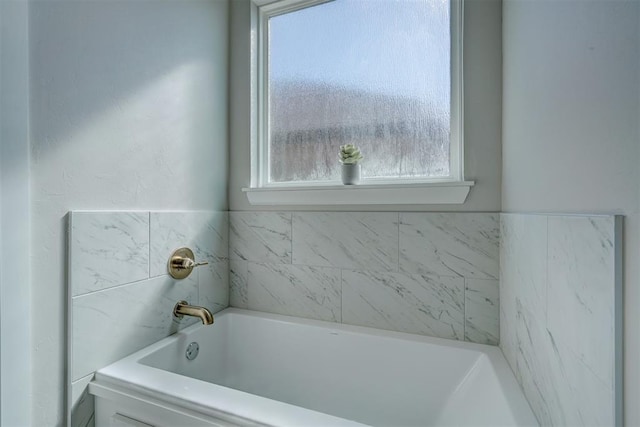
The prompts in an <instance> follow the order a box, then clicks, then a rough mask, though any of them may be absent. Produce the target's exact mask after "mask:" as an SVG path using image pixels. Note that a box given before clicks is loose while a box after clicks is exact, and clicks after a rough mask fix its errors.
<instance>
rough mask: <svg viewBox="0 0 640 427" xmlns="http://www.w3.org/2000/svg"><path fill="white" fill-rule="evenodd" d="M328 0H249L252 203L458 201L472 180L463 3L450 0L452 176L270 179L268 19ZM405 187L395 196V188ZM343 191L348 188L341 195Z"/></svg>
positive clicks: (421, 202)
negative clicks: (353, 181)
mask: <svg viewBox="0 0 640 427" xmlns="http://www.w3.org/2000/svg"><path fill="white" fill-rule="evenodd" d="M329 1H332V0H253V8H254V19H255V21H254V25H253V31H254V34H255V37H253V39H254V40H253V45H252V52H254V53H253V55H254V57H253V63H252V64H253V65H252V84H253V85H254V87H253V88H252V96H253V99H254V102H253V103H252V104H253V107H252V117H253V122H254V123H252V147H251V157H252V159H251V187H250V188H244V189H243V191H245V192H246V194H247V197H248V198H249V201H250V203H252V204H261V205H278V204H281V205H282V204H287V205H291V204H294V205H295V204H302V205H331V204H461V203H464V201H465V200H466V197H467V195H468V193H469V190H470V188H471V187H472V186H473V185H474V182H472V181H465V180H464V129H463V128H464V126H463V124H464V117H463V111H464V104H463V101H464V99H463V73H462V70H463V62H462V61H463V45H462V43H463V7H464V4H463V1H464V0H449V1H450V5H451V11H450V19H451V23H450V28H451V106H450V114H451V116H450V126H451V129H450V138H451V139H450V159H449V166H450V176H448V177H444V178H440V177H439V178H417V179H409V178H367V179H365V180H363V183H362V184H361V185H358V186H343V185H342V184H341V183H340V182H338V181H302V182H279V183H273V182H269V167H270V161H269V153H268V151H269V147H268V144H269V128H268V125H269V117H268V114H269V109H268V100H269V82H268V76H269V73H268V71H269V70H268V64H269V58H268V53H269V52H268V48H267V47H268V37H269V31H268V30H269V27H268V21H269V18H271V17H273V16H278V15H282V14H285V13H290V12H293V11H296V10H300V9H304V8H307V7H311V6H315V5H318V4H322V3H327V2H329ZM399 188H400V189H406V190H408V191H404V192H402V193H403V194H404V196H402V197H398V195H397V194H396V193H398V189H399ZM345 191H347V192H348V194H347V193H344V192H345Z"/></svg>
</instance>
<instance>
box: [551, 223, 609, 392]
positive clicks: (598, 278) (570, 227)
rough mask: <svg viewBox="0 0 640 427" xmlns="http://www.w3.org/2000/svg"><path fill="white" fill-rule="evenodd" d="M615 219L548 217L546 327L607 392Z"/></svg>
mask: <svg viewBox="0 0 640 427" xmlns="http://www.w3.org/2000/svg"><path fill="white" fill-rule="evenodd" d="M614 236H615V221H614V217H612V216H607V217H549V255H548V256H549V260H548V262H549V282H548V292H549V295H548V304H549V305H548V311H547V324H548V326H547V327H548V329H549V331H550V332H551V333H552V334H553V336H554V337H555V339H556V340H557V341H559V342H562V343H563V344H564V345H566V346H567V347H568V348H569V349H570V350H571V351H572V352H573V353H574V354H575V355H576V356H577V357H578V358H579V359H580V360H581V361H582V363H583V364H584V365H585V366H587V367H588V368H589V369H590V370H591V371H592V372H593V373H594V374H596V375H597V376H598V377H599V378H600V379H601V380H602V381H603V382H604V383H606V384H607V385H608V386H609V387H613V378H614V363H615V361H614V354H615V336H614V323H615V318H614V307H615V301H614V295H615V280H616V279H615V261H614V255H615V248H614Z"/></svg>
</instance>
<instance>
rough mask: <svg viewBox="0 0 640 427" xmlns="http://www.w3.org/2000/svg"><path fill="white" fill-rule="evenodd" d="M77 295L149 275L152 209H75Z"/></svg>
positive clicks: (72, 274) (73, 278)
mask: <svg viewBox="0 0 640 427" xmlns="http://www.w3.org/2000/svg"><path fill="white" fill-rule="evenodd" d="M69 228H70V234H69V246H70V251H69V260H70V263H69V278H70V282H71V292H72V295H73V296H76V295H82V294H86V293H88V292H93V291H97V290H100V289H105V288H110V287H112V286H117V285H122V284H125V283H130V282H134V281H136V280H142V279H146V278H148V277H149V213H148V212H71V214H70V227H69Z"/></svg>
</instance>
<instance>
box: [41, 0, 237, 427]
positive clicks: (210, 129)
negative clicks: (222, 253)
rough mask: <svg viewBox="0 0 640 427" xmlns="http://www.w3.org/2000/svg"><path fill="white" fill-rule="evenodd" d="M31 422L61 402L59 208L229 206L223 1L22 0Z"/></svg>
mask: <svg viewBox="0 0 640 427" xmlns="http://www.w3.org/2000/svg"><path fill="white" fill-rule="evenodd" d="M29 55H30V73H29V78H30V118H29V120H30V138H31V159H30V160H31V176H30V178H31V194H30V198H31V199H30V200H31V206H30V210H31V225H32V235H31V243H30V245H31V273H32V281H31V283H32V289H31V295H32V298H31V309H32V310H31V312H32V318H31V324H32V329H31V330H32V341H33V342H32V349H33V362H32V375H33V395H32V409H31V411H32V414H33V419H32V424H33V425H37V426H54V425H63V424H64V422H65V409H66V408H67V406H68V405H67V403H68V402H65V397H64V393H63V390H64V389H65V374H64V366H65V361H66V356H67V354H66V348H67V345H66V327H65V318H66V313H67V309H68V307H67V300H66V287H67V268H66V266H67V259H66V253H67V248H66V240H67V239H66V232H67V219H66V215H67V212H68V211H70V210H78V209H106V210H132V209H139V210H145V211H149V210H155V209H157V210H171V209H177V210H210V211H225V210H227V151H228V142H227V99H228V97H227V82H228V76H227V68H228V61H227V58H228V2H227V1H225V0H192V1H187V2H185V1H179V0H176V1H173V0H167V1H156V2H153V4H151V3H149V2H144V1H143V2H139V1H89V2H78V1H75V0H56V1H49V0H42V1H41V0H33V1H30V2H29Z"/></svg>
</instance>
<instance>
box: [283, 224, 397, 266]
mask: <svg viewBox="0 0 640 427" xmlns="http://www.w3.org/2000/svg"><path fill="white" fill-rule="evenodd" d="M293 263H294V264H301V265H313V266H324V267H338V268H347V269H362V270H375V271H397V270H398V214H397V213H387V212H383V213H379V212H373V213H371V212H300V213H294V214H293Z"/></svg>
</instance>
